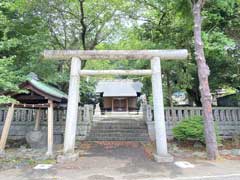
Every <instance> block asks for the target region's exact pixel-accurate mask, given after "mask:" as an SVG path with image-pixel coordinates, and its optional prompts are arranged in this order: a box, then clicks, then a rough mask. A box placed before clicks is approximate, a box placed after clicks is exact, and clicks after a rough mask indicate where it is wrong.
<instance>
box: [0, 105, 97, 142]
mask: <svg viewBox="0 0 240 180" xmlns="http://www.w3.org/2000/svg"><path fill="white" fill-rule="evenodd" d="M7 110H8V109H7V108H0V133H1V131H2V128H3V125H4V121H5V118H6V114H7ZM36 114H37V109H27V108H16V109H15V111H14V117H13V121H12V123H11V127H10V131H9V137H10V138H12V139H18V138H23V137H25V135H26V134H27V132H29V131H31V130H33V129H34V124H35V116H36ZM66 114H67V110H66V109H65V108H64V109H55V110H54V136H55V137H54V138H55V142H60V141H62V139H63V134H64V130H65V120H66ZM92 120H93V106H92V105H84V107H79V108H78V122H77V123H78V126H77V137H78V139H83V138H84V137H85V136H86V135H87V133H88V132H89V130H90V128H91V122H92ZM40 129H41V130H43V131H47V110H40Z"/></svg>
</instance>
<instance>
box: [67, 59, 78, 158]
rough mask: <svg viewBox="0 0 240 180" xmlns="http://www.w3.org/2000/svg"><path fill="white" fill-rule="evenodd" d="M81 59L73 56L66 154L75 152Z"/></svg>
mask: <svg viewBox="0 0 240 180" xmlns="http://www.w3.org/2000/svg"><path fill="white" fill-rule="evenodd" d="M80 69H81V60H80V59H79V58H77V57H73V58H72V62H71V72H70V82H69V91H68V105H67V118H66V126H65V137H64V150H63V151H64V154H65V155H67V154H71V155H72V154H74V147H75V137H76V127H77V119H78V118H77V116H78V103H79V100H80V97H79V86H80V75H79V72H80Z"/></svg>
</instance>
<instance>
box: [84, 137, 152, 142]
mask: <svg viewBox="0 0 240 180" xmlns="http://www.w3.org/2000/svg"><path fill="white" fill-rule="evenodd" d="M85 140H86V141H148V140H149V138H148V137H126V136H125V137H91V136H89V137H87V138H86V139H85Z"/></svg>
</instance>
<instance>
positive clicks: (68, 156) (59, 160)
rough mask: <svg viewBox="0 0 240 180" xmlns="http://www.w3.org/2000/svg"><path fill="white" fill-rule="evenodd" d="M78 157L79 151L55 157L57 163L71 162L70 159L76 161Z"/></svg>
mask: <svg viewBox="0 0 240 180" xmlns="http://www.w3.org/2000/svg"><path fill="white" fill-rule="evenodd" d="M78 158H79V152H76V153H71V154H70V153H69V154H64V155H59V156H58V157H57V163H66V162H72V161H76V160H77V159H78Z"/></svg>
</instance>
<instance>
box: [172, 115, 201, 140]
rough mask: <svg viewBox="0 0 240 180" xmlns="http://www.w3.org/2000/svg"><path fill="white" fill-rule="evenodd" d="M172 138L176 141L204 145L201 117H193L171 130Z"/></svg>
mask: <svg viewBox="0 0 240 180" xmlns="http://www.w3.org/2000/svg"><path fill="white" fill-rule="evenodd" d="M173 136H174V137H175V138H176V139H177V140H182V141H186V140H197V141H200V142H203V143H204V141H205V139H204V126H203V119H202V117H201V116H193V117H190V118H188V119H185V120H183V121H181V122H180V123H179V124H177V126H176V127H175V128H174V129H173Z"/></svg>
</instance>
